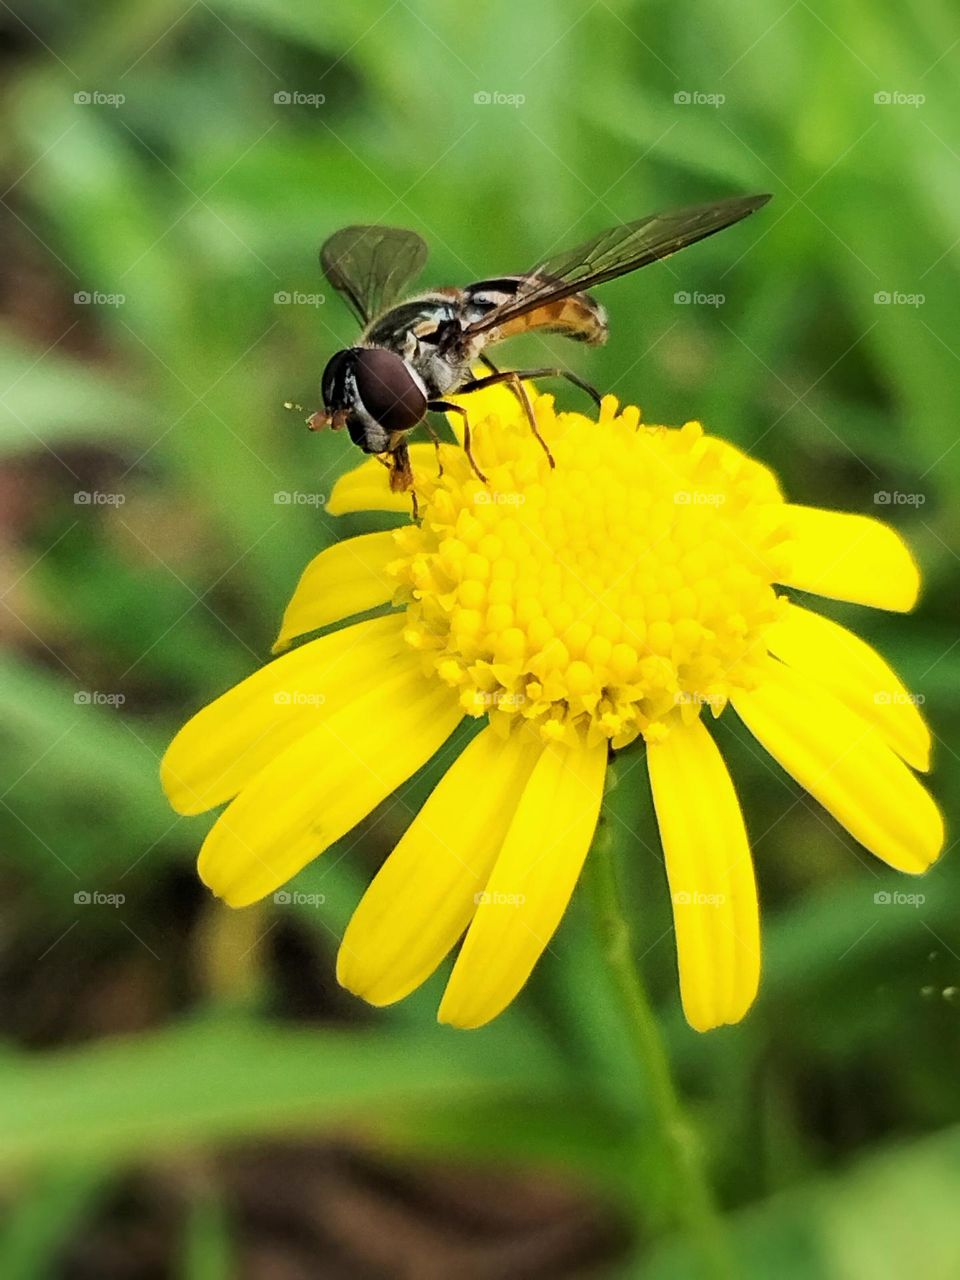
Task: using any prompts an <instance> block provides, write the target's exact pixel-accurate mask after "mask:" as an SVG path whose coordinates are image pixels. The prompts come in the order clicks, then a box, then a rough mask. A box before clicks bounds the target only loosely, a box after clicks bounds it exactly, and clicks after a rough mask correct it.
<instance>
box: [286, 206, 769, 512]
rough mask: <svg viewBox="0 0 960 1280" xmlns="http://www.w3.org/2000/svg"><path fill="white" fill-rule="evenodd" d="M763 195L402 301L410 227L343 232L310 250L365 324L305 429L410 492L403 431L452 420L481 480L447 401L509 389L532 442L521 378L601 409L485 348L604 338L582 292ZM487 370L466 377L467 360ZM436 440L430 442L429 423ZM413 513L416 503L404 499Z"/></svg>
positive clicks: (642, 225)
mask: <svg viewBox="0 0 960 1280" xmlns="http://www.w3.org/2000/svg"><path fill="white" fill-rule="evenodd" d="M769 199H770V196H769V195H753V196H737V197H734V198H732V199H728V200H717V201H714V202H713V203H711V204H703V205H696V206H692V207H689V208H685V209H679V210H674V211H672V212H666V213H656V214H653V215H651V216H650V217H647V218H640V219H639V220H638V221H636V222H629V223H626V224H625V225H623V226H617V227H612V228H611V229H610V230H608V231H604V232H602V233H601V234H600V235H598V236H595V237H594V238H593V239H592V240H588V241H587V242H586V244H582V245H580V246H579V247H578V248H576V249H572V250H569V251H568V252H566V253H561V254H559V255H557V256H555V257H552V258H548V259H546V260H545V261H544V262H541V263H540V264H539V265H538V266H536V267H534V269H533V270H532V271H528V272H526V273H525V274H524V275H507V276H498V277H496V278H491V279H489V280H480V281H478V282H477V283H475V284H470V285H467V286H466V287H465V288H456V287H452V288H441V289H432V290H430V291H429V292H426V293H421V294H417V295H416V296H414V297H410V298H407V299H406V300H405V301H404V300H402V299H403V296H404V294H405V292H406V290H407V288H408V287H409V286H410V285H411V284H412V282H413V281H414V280H415V279H416V277H417V276H418V275H419V274H420V270H421V268H422V267H423V265H424V263H425V262H426V259H427V246H426V244H425V243H424V241H423V240H422V239H421V238H420V236H419V235H417V233H416V232H415V231H405V230H402V229H400V228H397V227H382V226H357V227H344V228H343V230H341V231H338V232H336V233H335V234H334V235H332V236H331V237H330V238H329V240H327V241H326V242H325V243H324V245H323V246H322V248H321V250H320V263H321V266H322V268H323V272H324V274H325V275H326V277H327V280H328V281H329V282H330V285H331V286H332V287H333V288H334V289H336V290H337V292H338V293H340V294H341V295H342V297H343V298H344V299H345V300H346V302H347V303H348V304H349V306H350V307H351V308H352V310H353V311H354V313H355V314H356V316H357V318H358V320H359V321H360V323H361V324H362V325H363V332H362V333H361V334H360V338H359V340H358V342H357V345H356V346H353V347H349V348H348V349H347V350H345V351H338V352H337V353H336V355H334V356H333V358H332V359H331V360H330V362H329V363H328V365H327V367H326V369H325V370H324V372H323V377H322V379H321V383H320V391H321V395H322V397H323V406H324V407H323V409H322V410H321V411H318V412H317V413H314V414H313V415H312V416H311V417H310V418H309V419H308V420H307V421H308V425H309V426H310V428H311V430H318V429H319V428H321V427H325V426H329V427H332V428H333V429H334V430H340V429H342V428H343V427H346V428H347V431H348V432H349V433H350V438H351V440H353V442H354V444H357V445H359V446H360V448H361V449H362V450H363V451H364V452H365V453H372V454H376V455H378V456H379V457H380V459H381V461H383V462H384V463H385V465H386V466H388V467H389V469H390V487H391V489H393V490H394V491H397V492H402V491H403V490H406V489H411V488H412V487H413V473H412V471H411V467H410V457H409V452H408V448H407V435H408V434H409V432H410V431H412V430H413V428H414V427H416V426H418V425H419V424H420V423H421V422H423V421H424V419H425V417H426V414H427V412H428V411H436V412H441V413H451V412H452V413H457V414H459V415H460V417H461V418H462V420H463V445H464V449H465V451H466V454H467V457H468V458H469V460H470V464H471V466H472V467H473V469H474V471H475V472H476V474H477V476H478V477H479V478H480V479H481V480H485V476H484V475H483V473H482V472H481V470H480V468H479V467H478V466H477V463H476V461H475V459H474V457H473V453H472V451H471V435H470V421H469V416H468V413H467V410H466V409H465V408H464V407H463V406H462V405H457V404H453V403H452V402H451V401H449V400H447V399H445V397H447V396H450V395H463V394H466V393H467V392H471V391H479V390H481V389H482V388H484V387H490V386H494V385H496V384H497V383H507V384H508V385H509V386H510V387H511V388H512V389H513V391H514V393H515V394H516V396H517V397H518V399H519V401H520V403H521V404H522V406H523V408H524V412H525V414H526V417H527V419H528V421H529V423H530V427H531V429H532V431H533V433H534V435H535V436H536V438H537V440H538V441H539V442H540V444H541V445H542V446H543V449H544V450H545V452H546V454H547V457H548V459H549V460H550V465H551V466H553V457H552V456H551V454H550V450H549V447H548V446H547V443H546V441H545V440H544V439H543V437H542V436H541V435H540V433H539V431H538V429H537V424H536V419H535V417H534V414H533V408H532V406H531V404H530V400H529V397H528V396H527V393H526V390H525V388H524V385H523V381H522V380H523V379H531V378H566V379H567V380H568V381H570V382H572V383H574V384H575V385H576V386H578V387H580V388H581V389H582V390H583V391H585V392H586V393H587V394H588V395H590V396H592V397H593V399H594V400H595V401H596V402H597V403H598V404H599V403H600V397H599V395H598V394H597V392H596V391H595V390H594V388H593V387H591V386H590V385H589V383H587V382H584V381H583V380H582V379H581V378H578V377H577V376H576V375H575V374H573V373H571V372H570V371H569V370H566V369H560V368H544V369H524V370H505V371H502V372H501V371H500V370H499V369H498V368H497V367H496V365H495V364H494V363H493V362H492V361H491V360H490V359H489V357H488V356H487V355H486V354H485V351H486V348H487V347H489V346H493V345H494V344H495V343H498V342H502V341H503V340H504V339H505V338H509V337H513V336H514V335H515V334H519V333H524V332H527V331H530V330H535V331H537V332H539V333H558V334H562V335H563V336H565V337H567V338H572V339H574V340H575V341H578V342H585V343H589V344H598V343H602V342H605V341H606V338H607V332H608V329H607V316H606V312H605V310H604V309H603V307H602V306H601V305H600V304H599V303H598V302H596V301H595V300H594V299H593V298H592V297H590V295H589V294H588V293H587V292H586V291H587V290H588V289H591V288H593V287H594V286H596V285H599V284H603V283H604V282H605V281H607V280H613V279H615V278H616V277H617V276H623V275H626V274H627V273H628V272H631V271H636V270H638V269H639V268H640V267H645V266H647V265H648V264H649V263H651V262H658V261H660V259H662V258H666V257H669V256H670V254H672V253H676V252H677V250H678V249H684V248H686V247H687V245H691V244H695V243H696V242H697V241H698V240H703V239H705V238H706V237H707V236H711V235H714V234H715V233H716V232H717V231H722V230H723V229H724V227H729V226H732V225H733V224H734V223H735V222H739V221H740V219H741V218H745V217H746V216H747V215H748V214H750V213H753V212H754V210H756V209H759V208H761V207H762V206H763V205H765V204H766V203H767V201H768V200H769ZM478 363H479V364H482V365H483V366H485V367H486V368H487V369H488V370H489V373H488V374H487V375H486V376H484V377H476V376H475V375H474V366H475V365H476V364H478ZM428 430H430V433H431V435H432V436H433V439H434V442H435V444H437V445H439V441H438V438H437V436H436V434H435V433H434V432H433V431H432V429H431V428H429V426H428ZM414 511H416V496H415V495H414Z"/></svg>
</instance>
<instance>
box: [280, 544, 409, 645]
mask: <svg viewBox="0 0 960 1280" xmlns="http://www.w3.org/2000/svg"><path fill="white" fill-rule="evenodd" d="M396 558H397V544H396V542H395V541H394V537H393V534H392V533H391V532H390V531H389V530H388V531H387V532H385V533H364V534H361V535H360V536H359V537H358V538H344V540H343V541H342V542H336V543H334V545H333V546H332V547H327V549H326V551H321V552H320V554H319V555H318V556H315V557H314V558H313V559H312V560H311V561H310V563H309V564H308V565H307V567H306V569H304V571H303V575H302V576H301V578H300V581H299V582H298V583H297V589H296V591H295V592H294V593H293V599H292V600H291V601H290V603H289V604H288V605H287V608H286V611H285V612H284V615H283V624H282V626H281V627H280V634H279V636H277V641H276V644H274V646H273V652H274V653H279V652H281V650H283V649H286V648H288V646H289V644H290V642H291V640H295V639H296V637H297V636H302V635H306V634H307V632H308V631H319V629H320V628H321V627H327V626H329V625H330V623H331V622H340V621H341V620H342V619H343V618H349V617H352V616H353V615H354V614H355V613H363V612H364V611H365V610H366V609H374V608H376V606H377V605H378V604H388V603H389V602H390V600H391V599H392V597H393V591H394V587H395V586H396V583H395V582H394V580H393V579H392V578H391V577H390V576H389V574H388V573H387V565H388V564H389V563H390V561H391V560H395V559H396Z"/></svg>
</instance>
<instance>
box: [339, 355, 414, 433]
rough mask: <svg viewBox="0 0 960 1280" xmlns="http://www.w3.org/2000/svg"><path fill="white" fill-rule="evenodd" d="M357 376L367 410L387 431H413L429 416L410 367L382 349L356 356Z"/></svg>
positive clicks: (361, 396) (355, 369)
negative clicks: (425, 415)
mask: <svg viewBox="0 0 960 1280" xmlns="http://www.w3.org/2000/svg"><path fill="white" fill-rule="evenodd" d="M354 376H355V378H356V381H357V391H358V392H359V394H360V400H361V401H362V403H363V407H364V409H366V411H367V413H369V415H370V417H371V418H373V420H374V421H375V422H378V423H379V424H380V426H382V427H383V428H384V430H385V431H388V432H394V431H410V430H411V429H412V428H413V427H415V426H416V425H417V423H418V422H421V421H422V420H423V416H424V414H425V413H426V412H427V397H426V396H425V395H424V392H423V388H422V387H421V386H420V384H419V382H418V381H417V379H416V378H415V377H414V375H413V372H412V371H411V369H410V367H409V365H408V364H407V363H406V361H405V360H403V359H402V358H401V357H400V356H398V355H397V354H396V353H395V352H393V351H387V350H386V349H385V348H383V347H364V348H361V349H360V350H359V351H357V352H356V360H355V363H354Z"/></svg>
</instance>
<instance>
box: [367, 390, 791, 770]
mask: <svg viewBox="0 0 960 1280" xmlns="http://www.w3.org/2000/svg"><path fill="white" fill-rule="evenodd" d="M535 408H536V416H537V424H538V427H539V430H540V432H541V434H542V435H543V437H544V439H545V440H546V441H547V443H548V444H549V446H550V450H551V453H552V454H553V457H554V459H555V461H556V467H555V468H554V469H551V467H550V464H549V461H548V459H547V457H546V454H545V453H544V451H543V449H542V448H541V446H540V445H539V444H538V443H537V441H536V439H535V438H534V436H533V433H532V432H531V430H530V427H529V425H528V424H527V423H526V421H525V419H524V417H523V414H522V412H521V411H520V406H519V404H518V406H517V413H516V415H515V416H511V417H510V418H509V420H504V419H503V418H501V417H499V416H498V415H496V414H491V415H490V416H489V417H488V418H487V419H486V420H484V421H478V422H477V423H476V424H475V427H474V432H473V438H474V452H475V455H476V458H477V462H478V464H479V466H480V468H481V470H482V471H483V472H484V473H485V475H486V476H487V479H488V484H486V485H484V484H483V483H482V482H481V481H480V480H478V479H477V477H476V475H475V474H474V472H473V471H472V469H471V467H470V464H469V461H468V459H467V457H466V455H465V454H464V452H463V451H462V450H460V449H452V448H445V449H444V450H443V468H444V469H443V475H442V476H440V477H437V476H436V474H435V473H433V472H432V471H431V472H430V473H429V474H426V475H424V474H418V476H417V490H418V495H419V499H420V506H421V511H422V522H421V524H420V526H419V527H418V526H414V525H411V526H408V527H406V528H403V529H399V530H397V531H396V534H395V537H396V540H397V544H398V548H399V558H398V559H397V560H396V562H395V563H394V564H393V565H392V566H391V572H392V573H393V574H395V576H396V577H397V579H398V582H399V584H400V586H399V592H398V600H399V601H400V602H402V603H406V606H407V626H406V629H405V636H406V639H407V641H408V643H409V644H411V645H412V646H413V647H415V648H417V649H419V650H420V651H422V653H423V654H424V658H425V660H426V661H427V662H428V663H429V664H430V666H431V668H432V669H434V670H435V671H436V673H437V675H438V676H439V677H440V678H441V679H442V680H444V681H445V682H446V683H448V684H450V685H451V686H454V687H456V688H459V689H460V690H461V694H460V697H461V703H462V705H463V708H464V710H465V711H466V712H467V713H468V714H470V715H476V716H479V715H484V714H488V715H489V716H490V719H491V723H492V724H494V725H495V726H497V727H499V728H500V729H501V730H503V731H504V732H506V731H508V730H509V729H511V728H512V727H514V726H517V725H520V724H528V725H530V726H532V727H534V728H535V729H536V730H537V731H539V733H540V735H541V736H542V737H543V738H544V739H545V740H547V741H567V742H571V743H572V742H573V741H575V740H579V741H584V740H585V741H587V742H596V741H597V740H598V739H599V738H602V737H606V738H609V739H611V740H612V742H613V745H614V746H617V747H620V746H624V745H626V744H627V743H628V742H630V741H632V740H633V739H634V738H636V737H637V736H638V735H639V734H642V735H643V736H644V737H645V738H646V739H647V740H648V741H657V740H659V739H660V738H662V737H663V736H664V735H665V734H666V733H667V732H668V731H669V729H670V726H671V724H674V723H678V722H685V721H689V720H691V719H693V718H695V717H696V716H698V715H699V714H700V712H701V710H702V708H703V707H704V706H709V707H710V709H711V710H712V712H713V714H714V715H719V714H720V712H721V711H722V710H723V707H724V706H725V705H726V701H727V699H728V697H729V696H730V693H731V692H732V691H734V690H735V689H738V688H748V687H750V686H751V685H752V684H753V683H754V682H755V678H756V667H757V663H758V661H759V659H761V658H762V657H763V656H764V654H765V652H766V649H765V645H764V639H763V637H764V633H765V631H766V629H767V627H768V626H769V624H770V623H772V622H773V621H774V620H775V619H776V618H777V616H778V615H779V606H778V599H777V595H776V592H775V591H774V588H773V585H772V584H773V582H774V581H775V580H776V578H777V576H778V573H779V572H780V571H781V570H782V568H783V567H784V545H783V543H782V535H781V534H780V533H778V532H777V527H778V523H779V522H778V520H777V513H778V511H779V510H780V509H781V504H782V498H781V496H780V493H779V491H778V488H777V484H776V480H775V479H774V477H773V475H772V473H771V472H769V471H768V470H767V469H766V468H765V467H763V466H762V465H761V464H759V463H757V462H754V461H752V460H751V459H749V458H747V457H745V456H744V455H743V454H741V453H740V452H739V451H738V450H737V449H735V448H734V447H733V446H732V445H729V444H727V443H726V442H725V441H723V440H718V439H716V438H713V437H708V436H705V435H704V434H703V430H702V428H701V427H700V425H699V423H696V422H688V423H687V424H686V425H685V426H683V427H681V428H679V429H668V428H665V427H652V426H644V425H642V424H641V423H640V413H639V410H637V409H635V408H632V407H630V408H626V409H624V410H623V411H622V412H619V411H618V406H617V402H616V400H615V399H614V397H612V396H608V397H606V398H605V399H604V402H603V405H602V407H601V410H600V414H599V421H598V422H594V421H591V420H590V419H588V418H586V417H584V416H583V415H582V414H576V413H556V412H555V411H554V407H553V399H552V397H550V396H537V397H536V398H535Z"/></svg>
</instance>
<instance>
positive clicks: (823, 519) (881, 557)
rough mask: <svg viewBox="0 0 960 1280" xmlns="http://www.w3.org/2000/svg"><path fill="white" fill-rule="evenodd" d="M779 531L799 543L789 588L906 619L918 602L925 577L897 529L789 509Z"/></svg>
mask: <svg viewBox="0 0 960 1280" xmlns="http://www.w3.org/2000/svg"><path fill="white" fill-rule="evenodd" d="M780 527H781V528H782V529H783V530H784V531H785V532H786V533H787V534H788V535H789V536H790V538H792V539H794V540H795V541H794V545H793V556H794V559H793V565H792V567H791V571H790V573H789V575H788V576H786V577H784V578H782V579H781V581H782V582H783V584H784V585H785V586H788V587H798V588H799V589H800V590H801V591H812V592H814V593H815V594H816V595H818V596H830V597H831V598H832V599H834V600H849V601H850V602H851V603H853V604H869V605H873V606H874V607H875V608H877V609H894V610H896V611H897V612H898V613H905V612H906V611H907V610H908V609H912V608H913V606H914V605H915V604H916V602H917V593H918V592H919V590H920V572H919V570H918V569H917V566H916V563H915V561H914V559H913V556H912V555H911V554H910V550H909V548H908V547H907V544H906V543H905V542H904V540H903V539H902V538H901V537H900V535H899V534H898V533H897V532H896V530H895V529H891V527H890V526H889V525H887V524H883V523H882V522H881V521H879V520H874V519H873V518H872V517H871V516H860V515H851V514H849V513H847V512H845V511H823V510H821V509H820V508H819V507H799V506H795V505H793V504H790V503H788V504H786V505H785V506H784V507H783V510H782V515H781V516H780Z"/></svg>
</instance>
